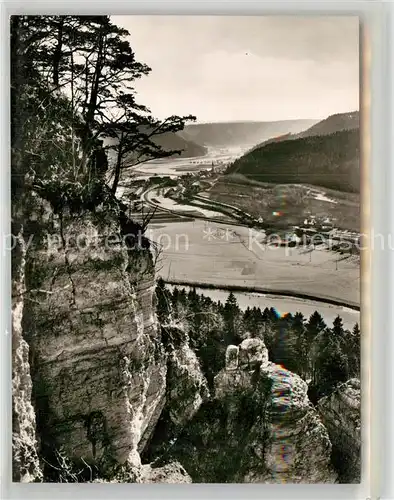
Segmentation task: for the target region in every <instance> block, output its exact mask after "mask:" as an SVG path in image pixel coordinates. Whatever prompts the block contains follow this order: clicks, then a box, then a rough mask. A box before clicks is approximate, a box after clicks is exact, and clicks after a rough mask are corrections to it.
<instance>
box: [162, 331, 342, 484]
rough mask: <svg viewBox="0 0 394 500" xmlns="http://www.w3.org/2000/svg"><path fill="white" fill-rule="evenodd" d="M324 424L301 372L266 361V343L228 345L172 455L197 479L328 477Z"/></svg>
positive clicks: (315, 479)
mask: <svg viewBox="0 0 394 500" xmlns="http://www.w3.org/2000/svg"><path fill="white" fill-rule="evenodd" d="M330 454H331V443H330V440H329V437H328V434H327V431H326V429H325V427H324V425H323V424H322V422H321V421H320V418H319V416H318V414H317V412H316V411H315V410H314V408H313V407H312V405H311V403H310V402H309V400H308V397H307V385H306V383H305V382H304V381H303V380H302V379H301V378H300V377H298V376H297V375H294V374H293V373H291V372H289V371H287V370H285V369H283V368H282V367H280V366H278V365H275V364H273V363H270V362H269V361H268V353H267V349H266V348H265V345H264V343H263V342H262V341H261V340H259V339H246V340H244V341H243V342H242V343H241V344H240V346H239V347H236V346H229V347H228V349H227V353H226V367H225V369H224V370H222V371H221V372H220V373H219V374H218V375H217V376H216V378H215V396H214V398H213V399H212V400H211V401H210V402H208V403H206V404H203V405H202V407H201V408H200V410H199V411H198V412H197V414H196V415H195V417H194V418H193V419H192V421H191V422H190V424H189V425H188V426H187V428H185V430H184V431H183V433H182V434H181V435H180V436H179V437H178V438H177V440H176V442H175V444H174V445H173V447H172V450H171V452H170V453H168V459H170V458H171V459H177V460H179V461H180V462H181V463H182V464H183V466H184V467H185V468H186V470H187V471H188V472H189V474H190V475H191V477H192V478H193V481H194V482H259V483H260V482H261V483H331V482H335V479H336V475H335V473H334V472H333V470H332V467H331V464H330Z"/></svg>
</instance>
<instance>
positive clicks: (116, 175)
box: [111, 132, 123, 194]
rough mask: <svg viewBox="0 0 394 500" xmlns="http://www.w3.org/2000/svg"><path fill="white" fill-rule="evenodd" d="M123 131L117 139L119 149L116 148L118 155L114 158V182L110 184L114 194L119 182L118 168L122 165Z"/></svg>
mask: <svg viewBox="0 0 394 500" xmlns="http://www.w3.org/2000/svg"><path fill="white" fill-rule="evenodd" d="M122 149H123V132H122V135H121V136H120V139H119V149H118V157H117V159H116V165H115V177H114V182H113V184H112V188H111V191H112V193H113V194H116V189H117V187H118V184H119V179H120V170H121V168H120V167H121V166H122V156H123V151H122Z"/></svg>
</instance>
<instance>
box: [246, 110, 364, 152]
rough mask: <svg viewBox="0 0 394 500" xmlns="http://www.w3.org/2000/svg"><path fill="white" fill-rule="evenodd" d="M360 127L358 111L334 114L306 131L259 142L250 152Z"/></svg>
mask: <svg viewBox="0 0 394 500" xmlns="http://www.w3.org/2000/svg"><path fill="white" fill-rule="evenodd" d="M359 126H360V113H359V111H350V112H348V113H335V114H334V115H330V116H328V117H327V118H324V120H321V121H319V122H317V123H315V124H313V125H312V126H311V127H309V128H307V129H306V130H304V131H302V132H298V133H292V134H291V133H288V134H283V135H281V136H278V137H272V138H269V139H268V140H266V141H264V142H261V143H260V144H258V145H257V146H254V147H253V148H252V150H255V149H257V148H260V147H263V146H266V145H267V144H270V143H271V142H280V141H287V140H294V139H300V138H303V137H312V136H315V135H329V134H333V133H334V132H340V131H341V130H352V129H355V128H359Z"/></svg>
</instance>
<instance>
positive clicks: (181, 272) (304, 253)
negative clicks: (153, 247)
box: [147, 220, 360, 304]
mask: <svg viewBox="0 0 394 500" xmlns="http://www.w3.org/2000/svg"><path fill="white" fill-rule="evenodd" d="M147 236H148V237H149V238H150V239H152V240H153V241H155V242H157V243H159V244H160V246H161V248H162V251H161V255H160V259H159V260H160V262H159V265H158V267H159V269H160V271H159V274H160V275H161V276H162V277H163V278H164V279H172V278H174V279H178V280H185V281H189V282H199V283H211V284H213V285H217V286H218V287H220V285H223V284H227V285H229V284H232V285H242V286H250V287H254V286H259V287H264V288H265V289H270V290H276V291H278V290H279V291H294V292H296V293H305V294H309V295H314V296H319V297H322V298H328V299H335V300H339V301H344V302H346V303H349V304H359V303H360V268H359V266H360V262H359V258H358V257H357V256H350V257H348V258H346V259H345V258H343V257H342V256H339V255H338V254H336V253H334V252H331V251H328V250H323V249H316V250H314V251H312V252H311V251H309V250H308V249H306V248H297V247H296V248H283V247H269V246H265V245H263V244H262V243H261V242H262V240H263V234H262V233H258V232H256V231H253V230H249V229H248V228H246V227H241V226H232V225H226V224H217V223H209V222H206V221H202V220H195V221H193V222H179V223H177V222H174V223H171V224H166V223H153V224H150V226H149V227H148V232H147Z"/></svg>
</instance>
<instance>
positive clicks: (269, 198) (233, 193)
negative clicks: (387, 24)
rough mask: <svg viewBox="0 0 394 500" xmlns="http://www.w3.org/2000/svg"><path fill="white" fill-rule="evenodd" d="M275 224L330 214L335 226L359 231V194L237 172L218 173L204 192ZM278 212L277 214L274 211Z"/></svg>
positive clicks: (291, 222)
mask: <svg viewBox="0 0 394 500" xmlns="http://www.w3.org/2000/svg"><path fill="white" fill-rule="evenodd" d="M200 194H203V195H204V196H206V197H207V198H209V199H211V200H214V201H219V202H222V203H228V204H231V205H234V206H236V207H238V208H240V209H242V210H244V211H245V212H247V213H250V214H251V215H253V216H254V217H256V218H258V217H262V218H263V219H264V222H266V223H268V224H273V225H275V226H277V227H285V228H286V227H289V226H291V225H299V224H301V223H302V221H303V220H304V218H305V217H306V216H307V215H310V214H313V215H315V216H317V217H330V218H331V219H336V220H335V226H336V227H337V228H339V229H343V230H350V231H360V195H359V194H357V193H344V192H340V191H334V190H330V189H326V188H318V187H316V186H307V185H300V184H267V183H259V182H257V181H249V180H248V179H246V178H245V177H244V176H242V175H240V174H234V175H226V176H222V177H220V178H219V179H218V180H217V182H216V183H215V184H214V185H213V186H212V187H211V188H210V189H208V190H207V191H205V192H204V193H200ZM275 213H279V214H280V215H279V216H278V215H275Z"/></svg>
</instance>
